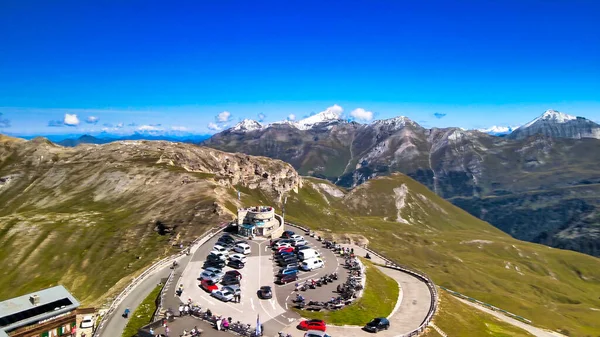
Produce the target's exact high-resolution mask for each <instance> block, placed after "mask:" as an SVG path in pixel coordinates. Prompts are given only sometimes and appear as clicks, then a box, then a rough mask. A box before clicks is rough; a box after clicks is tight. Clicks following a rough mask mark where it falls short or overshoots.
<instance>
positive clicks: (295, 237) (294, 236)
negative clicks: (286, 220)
mask: <svg viewBox="0 0 600 337" xmlns="http://www.w3.org/2000/svg"><path fill="white" fill-rule="evenodd" d="M290 239H292V240H294V241H296V240H300V239H304V237H303V236H302V235H300V234H293V235H291V236H290Z"/></svg>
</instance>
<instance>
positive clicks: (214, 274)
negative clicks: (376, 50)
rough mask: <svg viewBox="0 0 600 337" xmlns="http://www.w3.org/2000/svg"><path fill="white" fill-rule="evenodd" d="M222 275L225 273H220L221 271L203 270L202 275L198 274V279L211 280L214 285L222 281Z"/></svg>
mask: <svg viewBox="0 0 600 337" xmlns="http://www.w3.org/2000/svg"><path fill="white" fill-rule="evenodd" d="M224 275H225V273H224V272H222V271H221V270H216V271H214V270H205V271H203V272H202V274H200V279H201V280H211V281H213V282H214V283H219V282H221V280H222V279H223V276H224Z"/></svg>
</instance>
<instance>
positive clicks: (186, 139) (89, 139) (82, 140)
mask: <svg viewBox="0 0 600 337" xmlns="http://www.w3.org/2000/svg"><path fill="white" fill-rule="evenodd" d="M209 137H210V135H192V134H189V135H182V136H167V135H149V134H144V133H135V134H132V135H128V136H105V137H95V136H91V135H81V136H71V137H68V138H64V136H63V137H58V136H54V137H47V138H49V139H50V140H52V141H54V142H55V143H56V144H58V145H62V146H68V147H74V146H77V145H79V144H107V143H111V142H115V141H121V140H166V141H170V142H180V143H191V144H194V143H198V142H202V141H203V140H205V139H208V138H209ZM52 138H54V139H52ZM57 138H58V139H60V140H57Z"/></svg>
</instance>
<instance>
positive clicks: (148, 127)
mask: <svg viewBox="0 0 600 337" xmlns="http://www.w3.org/2000/svg"><path fill="white" fill-rule="evenodd" d="M120 124H123V123H119V124H117V127H118V126H119V125H120ZM138 130H140V131H160V130H162V129H161V128H159V127H156V126H153V125H142V126H140V127H139V128H138Z"/></svg>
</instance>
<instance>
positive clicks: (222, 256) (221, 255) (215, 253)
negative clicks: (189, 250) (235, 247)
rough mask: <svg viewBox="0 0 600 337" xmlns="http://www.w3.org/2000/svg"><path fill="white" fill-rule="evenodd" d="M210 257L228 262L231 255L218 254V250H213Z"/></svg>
mask: <svg viewBox="0 0 600 337" xmlns="http://www.w3.org/2000/svg"><path fill="white" fill-rule="evenodd" d="M208 255H214V256H217V257H218V258H219V260H221V261H226V260H227V258H228V257H229V254H223V253H221V252H218V251H216V250H211V252H210V253H209V254H208Z"/></svg>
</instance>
